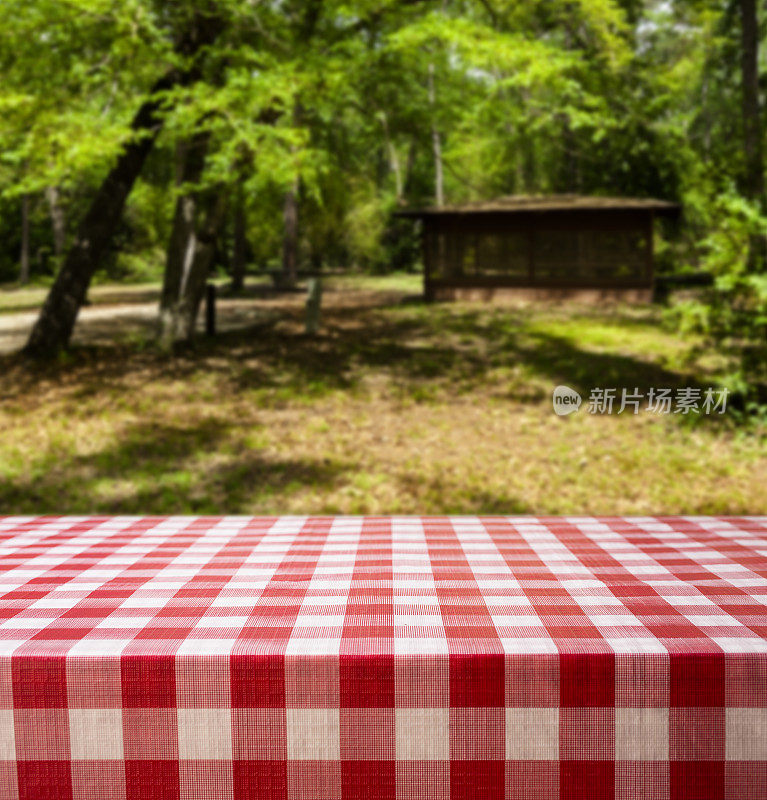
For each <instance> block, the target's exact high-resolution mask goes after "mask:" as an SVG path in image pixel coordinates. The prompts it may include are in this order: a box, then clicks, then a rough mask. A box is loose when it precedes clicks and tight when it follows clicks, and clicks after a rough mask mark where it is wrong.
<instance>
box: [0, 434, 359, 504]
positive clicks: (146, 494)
mask: <svg viewBox="0 0 767 800" xmlns="http://www.w3.org/2000/svg"><path fill="white" fill-rule="evenodd" d="M231 433H232V430H231V427H230V426H229V425H225V424H222V423H221V422H219V421H216V420H205V421H203V422H201V423H199V424H195V425H178V426H174V425H156V424H138V425H134V426H132V427H131V428H130V429H129V430H127V431H123V432H121V433H120V434H118V440H117V441H115V442H114V443H113V444H111V445H110V446H108V447H105V448H103V449H101V450H98V451H96V452H94V453H92V454H88V455H74V456H71V457H63V458H62V457H61V455H60V454H48V455H46V456H45V457H44V458H42V459H40V460H39V461H38V462H37V463H36V464H35V466H34V468H33V470H32V471H30V472H28V473H27V474H26V475H25V476H23V477H19V478H15V479H4V480H0V508H2V509H3V512H4V513H34V514H41V513H45V512H46V511H49V512H52V513H61V509H66V510H67V512H68V513H83V514H87V513H106V514H184V513H186V514H188V513H194V514H215V513H221V510H222V509H225V510H226V513H229V514H237V513H247V512H248V511H249V510H251V509H252V508H253V507H254V505H257V504H259V503H262V502H264V501H266V500H268V498H269V497H271V496H273V495H279V494H280V493H284V492H288V493H290V491H291V489H296V490H298V489H300V488H302V487H305V486H307V485H309V486H312V487H328V488H329V487H332V486H333V485H335V484H336V483H338V482H339V481H341V480H342V477H343V474H344V473H345V472H346V471H347V467H346V466H345V465H342V464H339V463H336V462H332V461H330V460H328V459H320V460H311V459H280V458H270V457H267V456H265V455H263V454H262V453H260V452H258V451H257V450H249V449H247V448H246V447H244V446H242V445H241V443H240V447H239V449H236V437H235V440H234V441H235V450H234V451H232V452H230V453H227V452H226V450H227V442H230V443H231V442H232V437H231V436H230V434H231ZM211 453H214V454H215V455H216V458H214V459H212V460H211V459H208V458H206V456H207V455H209V454H211Z"/></svg>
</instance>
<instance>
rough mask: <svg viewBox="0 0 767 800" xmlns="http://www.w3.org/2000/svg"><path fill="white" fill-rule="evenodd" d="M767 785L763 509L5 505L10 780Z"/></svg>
mask: <svg viewBox="0 0 767 800" xmlns="http://www.w3.org/2000/svg"><path fill="white" fill-rule="evenodd" d="M17 797H18V798H34V799H35V800H37V799H38V798H39V799H41V800H42V799H43V798H84V799H85V798H87V799H88V800H104V798H126V799H127V800H133V799H134V798H135V799H136V800H149V799H150V798H164V799H167V798H176V797H182V798H193V799H194V800H200V799H201V798H216V799H217V800H218V798H221V799H222V800H226V799H227V798H269V799H270V800H281V799H282V798H286V799H287V798H291V799H292V798H310V799H311V800H323V799H324V798H344V799H346V798H348V799H349V800H361V799H362V798H366V797H370V798H376V800H386V798H400V799H401V800H416V798H418V799H419V800H420V799H421V798H423V799H427V798H428V800H446V799H447V798H455V799H456V800H457V799H458V798H480V799H481V800H491V798H501V797H506V798H524V800H550V799H551V798H556V799H558V800H569V799H571V798H579V799H580V798H585V799H586V800H589V799H590V800H597V799H598V798H626V799H627V800H629V799H630V800H634V799H635V798H652V800H663V799H664V798H668V799H669V800H701V798H754V799H756V798H767V518H765V517H760V518H755V517H751V518H711V517H694V518H693V517H685V518H665V517H663V518H660V517H658V518H649V517H643V518H615V517H611V518H593V517H579V518H549V517H546V518H543V517H481V518H468V517H460V518H435V517H423V518H414V517H392V518H353V517H338V518H319V517H317V518H306V517H282V518H245V517H224V518H189V517H169V518H156V517H153V518H138V517H115V518H105V517H89V518H86V517H77V518H75V517H68V518H54V517H45V518H31V517H6V518H0V798H3V800H7V799H8V798H14V799H15V798H17Z"/></svg>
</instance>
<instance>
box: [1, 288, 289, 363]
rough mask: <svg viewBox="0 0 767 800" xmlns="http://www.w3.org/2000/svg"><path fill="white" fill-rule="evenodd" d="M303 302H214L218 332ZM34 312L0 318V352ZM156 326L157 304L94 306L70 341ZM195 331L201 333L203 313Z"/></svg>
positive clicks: (141, 332) (20, 338) (18, 344)
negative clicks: (278, 308) (197, 330)
mask: <svg viewBox="0 0 767 800" xmlns="http://www.w3.org/2000/svg"><path fill="white" fill-rule="evenodd" d="M303 302H304V296H303V294H298V293H297V294H295V295H289V296H287V297H286V296H280V297H279V300H276V299H274V300H272V299H266V300H265V299H261V298H258V299H256V298H250V297H248V298H222V299H219V300H218V301H217V303H216V323H217V329H218V330H219V331H222V332H223V331H228V330H235V329H237V328H247V327H249V326H251V325H254V324H258V323H259V322H265V321H267V320H268V319H269V318H270V317H272V316H273V315H274V311H275V310H276V307H282V308H287V307H291V306H298V305H301V304H302V303H303ZM37 314H38V312H37V311H36V310H35V311H22V312H19V313H8V314H2V315H0V353H12V352H15V351H17V350H20V349H21V348H22V347H23V346H24V344H25V342H26V340H27V337H28V336H29V332H30V330H31V329H32V326H33V325H34V323H35V320H36V319H37ZM156 324H157V303H156V302H151V303H120V304H114V305H94V306H88V307H86V308H83V309H81V310H80V314H79V316H78V319H77V325H76V326H75V331H74V335H73V336H72V341H73V343H75V344H104V343H107V342H115V341H120V340H122V341H125V340H126V339H143V338H150V337H151V336H152V335H153V333H154V330H155V326H156ZM197 325H198V329H199V330H201V331H202V330H204V325H205V322H204V313H200V315H199V319H198V323H197Z"/></svg>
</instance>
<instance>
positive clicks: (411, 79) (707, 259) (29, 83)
mask: <svg viewBox="0 0 767 800" xmlns="http://www.w3.org/2000/svg"><path fill="white" fill-rule="evenodd" d="M3 9H4V11H6V14H5V15H4V25H3V26H2V28H0V74H2V82H1V83H0V120H2V123H1V124H0V280H10V279H13V278H14V277H15V275H16V274H17V270H18V266H17V262H18V255H19V250H20V246H21V241H20V232H19V219H20V213H21V212H20V208H21V197H22V196H23V195H28V196H29V197H30V198H31V204H30V207H31V220H30V222H31V227H30V234H31V235H30V238H31V242H30V250H31V253H32V254H33V260H32V266H33V272H34V273H35V274H37V275H38V276H46V275H50V274H51V272H52V271H53V270H54V269H55V267H56V262H55V260H54V259H52V258H51V254H52V252H53V242H52V233H51V224H50V220H49V219H48V208H47V205H46V203H45V201H44V192H45V189H46V187H50V186H55V187H57V188H58V190H59V193H60V195H61V197H62V203H63V206H64V210H65V216H66V224H67V231H68V234H69V235H70V237H71V235H72V234H73V232H74V230H75V229H76V224H77V221H78V219H80V218H81V216H82V214H83V211H84V209H85V208H87V203H88V199H89V197H90V196H92V193H93V190H94V188H95V187H96V186H97V185H98V184H99V182H100V181H101V180H102V179H103V177H104V175H105V174H106V172H107V170H108V169H109V168H110V166H111V165H112V164H113V163H114V160H115V158H116V156H117V154H118V153H119V152H120V150H121V148H122V147H123V146H124V145H125V143H126V142H127V141H128V140H129V138H130V136H132V135H133V134H132V133H131V129H130V122H131V119H132V117H133V115H134V114H135V113H136V110H137V109H138V107H139V106H140V104H141V102H143V101H144V100H146V99H147V98H148V96H149V94H148V93H149V91H150V87H151V86H152V85H153V84H154V83H155V81H157V79H158V78H159V77H161V76H162V75H165V74H166V73H167V72H168V71H169V70H172V69H180V68H183V69H188V68H190V67H192V66H194V71H195V74H196V78H197V79H196V80H189V81H186V82H184V83H183V84H179V85H176V87H175V88H174V89H173V90H171V91H167V92H165V93H164V95H163V97H162V100H163V112H162V116H163V128H162V131H161V133H160V136H159V138H158V140H157V143H156V145H155V150H154V152H153V154H152V156H151V157H150V159H149V160H148V162H147V164H146V168H145V170H144V174H143V175H142V179H141V180H140V181H139V182H138V183H137V185H136V187H135V189H134V191H133V193H132V195H131V197H130V200H129V203H128V207H127V209H126V213H125V218H124V222H123V225H122V228H121V230H120V232H119V235H118V237H117V240H116V242H115V248H114V251H113V254H112V256H111V258H110V260H109V263H106V264H104V265H103V273H104V274H105V275H108V276H111V277H125V278H128V277H130V276H133V277H139V276H140V277H142V278H146V277H149V276H150V275H151V276H154V275H155V273H156V270H157V268H158V266H157V265H158V264H159V254H161V253H162V252H163V251H164V250H165V248H166V247H167V240H168V233H169V230H170V220H171V215H172V210H173V207H174V201H175V198H176V196H177V195H178V193H179V192H188V191H189V190H190V189H192V188H195V187H190V186H178V185H176V179H175V178H176V176H175V171H176V169H175V158H176V157H175V154H176V151H177V147H178V145H179V143H181V142H183V141H185V140H187V139H189V137H191V136H193V135H195V134H199V133H200V132H202V131H205V132H207V135H208V143H209V145H208V155H207V160H206V166H205V171H204V173H203V175H202V177H201V179H200V187H205V188H209V189H213V190H215V191H218V192H223V193H224V194H226V195H227V196H234V193H235V191H237V192H239V191H240V189H241V190H242V192H243V196H244V199H245V209H244V213H245V218H246V221H247V231H246V233H247V238H248V259H249V267H250V268H251V269H263V268H267V267H268V268H275V267H277V266H278V264H279V261H280V257H281V248H282V236H283V234H282V207H283V203H284V198H285V194H286V192H287V191H288V190H290V189H292V187H294V186H296V185H297V186H298V198H299V199H298V204H299V220H300V226H299V227H300V242H299V255H300V261H301V265H302V266H304V267H306V266H312V267H317V266H320V265H322V266H325V267H331V268H333V267H338V266H349V267H356V268H363V269H366V270H371V271H377V272H380V271H384V270H386V269H387V268H396V269H411V268H413V267H414V266H415V265H416V264H417V262H418V258H419V255H418V247H417V238H416V235H415V231H414V229H413V228H412V227H408V226H407V224H406V223H403V222H402V221H401V220H399V221H398V220H397V219H396V218H395V217H394V216H393V212H394V211H395V210H396V209H397V208H398V207H400V206H402V205H421V204H428V203H431V202H433V201H434V197H435V156H434V152H433V141H434V136H435V134H436V135H437V136H438V138H439V140H440V143H441V150H442V163H443V167H444V188H445V195H446V199H447V200H448V202H458V201H462V200H467V199H476V198H483V197H488V196H494V195H501V194H509V193H518V192H580V193H594V194H625V195H637V196H659V197H663V198H665V199H670V200H679V201H681V203H682V205H683V207H684V210H685V213H684V219H683V223H682V225H681V226H680V228H679V229H678V230H677V231H676V232H674V234H673V236H672V237H668V236H665V235H664V238H663V239H662V240H661V241H660V242H659V243H658V246H657V251H658V254H659V265H660V267H661V269H662V270H663V271H668V272H673V271H679V270H695V269H704V270H707V271H709V272H712V273H713V274H714V275H716V276H717V282H716V285H715V287H714V289H713V290H712V291H711V292H709V293H708V294H707V295H706V296H705V297H703V298H702V299H701V300H699V301H698V305H697V306H694V304H687V305H681V306H678V308H677V310H676V311H675V312H674V313H675V314H676V317H677V318H678V319H680V320H682V321H683V322H682V324H689V323H690V320H697V322H696V323H695V324H696V325H697V326H698V327H699V328H700V329H701V330H705V331H706V332H707V334H708V335H709V336H710V337H711V341H712V342H716V343H717V346H721V347H722V348H723V349H724V350H726V351H727V352H728V353H729V354H730V355H731V356H732V357H733V358H734V359H735V358H736V355H735V353H736V351H737V352H738V353H739V354H740V355H738V356H737V360H738V364H739V365H740V366H738V367H737V368H736V371H737V372H738V374H739V375H740V376H741V377H740V378H739V379H740V380H742V381H743V382H744V384H748V386H749V387H751V389H749V391H751V392H756V393H758V388H754V387H757V386H758V383H759V382H760V381H761V377H760V375H761V373H760V372H759V369H758V368H757V367H758V358H760V357H761V355H760V353H761V351H760V350H759V343H760V341H761V340H760V337H762V336H763V332H764V328H763V316H764V293H763V286H762V283H761V282H760V279H759V278H758V277H754V276H752V275H749V274H748V273H747V272H746V270H745V264H746V254H747V250H748V245H749V241H750V239H751V238H752V237H754V236H755V235H759V234H763V233H764V232H765V230H766V226H765V220H764V219H763V218H762V216H761V215H760V213H759V209H758V208H756V206H755V205H754V204H753V203H749V202H747V201H746V200H745V199H744V192H743V186H744V170H745V161H744V156H743V136H742V130H741V100H742V98H741V93H740V73H739V70H740V49H739V48H740V39H739V34H740V20H739V16H738V14H737V10H736V6H735V5H734V4H721V3H718V2H713V0H695V2H693V1H692V0H678V1H677V2H674V3H660V2H639V0H545V1H544V0H532V2H529V3H512V2H510V1H509V0H493V1H492V2H480V0H460V1H459V0H447V2H440V3H437V2H420V3H398V2H396V1H395V2H387V1H386V0H363V1H362V2H356V3H345V2H338V0H330V2H319V1H318V0H286V2H281V3H253V2H251V0H204V2H195V3H192V2H190V0H181V1H180V2H175V3H170V4H169V3H162V2H158V0H67V2H59V1H58V0H31V2H30V0H5V3H4V6H3ZM201 20H202V24H213V21H215V23H216V24H217V25H218V26H219V27H220V29H221V33H220V35H219V37H218V38H217V40H216V42H215V43H214V44H213V45H211V46H209V47H206V48H204V50H203V51H202V52H201V53H200V54H199V55H198V56H196V57H195V58H194V59H193V60H190V58H189V57H188V56H186V55H185V54H184V52H185V51H184V47H183V45H182V43H183V41H184V40H185V36H187V35H188V34H189V31H190V30H192V29H193V27H194V25H197V24H200V21H201ZM763 33H764V32H763ZM762 39H764V36H762ZM762 44H763V45H764V42H763V41H762ZM200 187H196V188H200ZM231 206H232V204H230V211H231ZM232 240H233V232H232V220H231V213H230V215H229V219H228V221H227V223H226V226H225V228H224V231H223V233H222V235H221V243H220V245H221V247H223V248H224V249H226V248H231V243H232ZM228 261H229V259H228V258H222V259H221V263H224V264H225V263H228ZM685 320H686V322H684V321H685Z"/></svg>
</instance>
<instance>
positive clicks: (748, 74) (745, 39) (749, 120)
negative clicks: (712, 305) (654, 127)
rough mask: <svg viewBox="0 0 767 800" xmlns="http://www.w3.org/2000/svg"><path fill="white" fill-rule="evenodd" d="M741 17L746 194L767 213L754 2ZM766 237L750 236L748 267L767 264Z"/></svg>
mask: <svg viewBox="0 0 767 800" xmlns="http://www.w3.org/2000/svg"><path fill="white" fill-rule="evenodd" d="M740 14H741V47H742V52H741V83H742V92H743V148H744V154H745V162H746V174H745V181H744V186H745V190H746V195H747V196H748V198H749V199H750V200H753V201H754V202H755V203H757V204H758V206H759V209H760V210H761V211H762V213H764V212H765V210H767V204H766V203H765V193H764V160H763V151H762V122H761V111H760V103H759V24H758V19H757V10H756V0H740ZM766 256H767V242H765V237H764V236H760V235H756V236H752V237H751V242H750V246H749V256H748V266H749V269H750V270H754V271H761V270H763V269H764V268H765V262H766V261H767V258H766Z"/></svg>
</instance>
